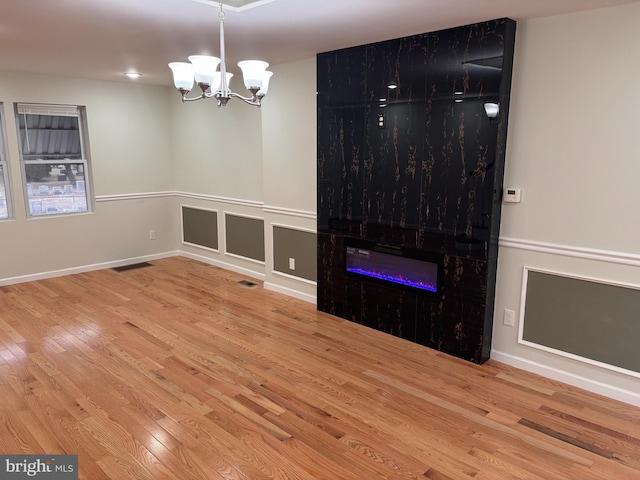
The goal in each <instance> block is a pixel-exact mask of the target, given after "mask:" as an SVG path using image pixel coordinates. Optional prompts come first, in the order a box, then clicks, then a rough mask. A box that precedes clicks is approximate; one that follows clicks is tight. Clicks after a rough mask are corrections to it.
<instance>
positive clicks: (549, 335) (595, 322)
mask: <svg viewBox="0 0 640 480" xmlns="http://www.w3.org/2000/svg"><path fill="white" fill-rule="evenodd" d="M523 288H524V295H525V301H524V312H523V313H524V316H523V321H522V322H521V332H520V341H521V343H524V344H528V345H530V346H534V347H542V348H544V349H549V350H551V351H554V352H555V353H559V354H561V355H568V356H572V357H580V358H579V359H582V360H585V361H587V362H590V363H597V364H603V365H604V366H612V367H618V368H620V369H623V370H629V371H632V372H640V356H639V355H638V345H640V317H639V316H638V312H640V288H639V287H633V286H626V285H619V284H611V283H605V282H601V281H599V280H596V279H588V278H577V277H572V276H568V275H563V274H558V273H552V272H543V271H536V270H532V269H526V270H525V285H524V287H523ZM614 369H615V368H614ZM639 376H640V373H639Z"/></svg>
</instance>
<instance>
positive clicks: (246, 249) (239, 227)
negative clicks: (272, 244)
mask: <svg viewBox="0 0 640 480" xmlns="http://www.w3.org/2000/svg"><path fill="white" fill-rule="evenodd" d="M224 218H225V231H226V236H225V238H226V241H227V253H231V254H234V255H238V256H241V257H246V258H250V259H252V260H257V261H259V262H264V220H263V219H261V218H250V217H241V216H237V215H229V214H227V215H225V217H224Z"/></svg>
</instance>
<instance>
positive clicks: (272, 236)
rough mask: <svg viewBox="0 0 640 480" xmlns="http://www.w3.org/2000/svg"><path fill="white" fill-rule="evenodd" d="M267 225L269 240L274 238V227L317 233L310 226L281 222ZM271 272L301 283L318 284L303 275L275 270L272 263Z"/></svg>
mask: <svg viewBox="0 0 640 480" xmlns="http://www.w3.org/2000/svg"><path fill="white" fill-rule="evenodd" d="M269 226H270V227H271V240H273V238H274V232H273V230H274V228H275V227H278V228H285V229H287V230H295V231H298V232H304V233H311V234H313V235H316V236H317V234H318V232H317V231H316V230H313V229H311V228H303V227H296V226H292V225H284V224H282V223H270V224H269ZM272 247H273V245H272ZM272 250H273V248H272ZM274 263H275V262H274ZM271 273H273V274H274V275H280V276H282V277H285V278H290V279H292V280H296V281H298V282H303V283H306V284H308V285H314V286H317V285H318V282H317V281H314V280H309V279H308V278H304V277H300V276H297V275H293V274H291V273H287V272H282V271H280V270H276V269H275V267H274V266H273V265H272V266H271Z"/></svg>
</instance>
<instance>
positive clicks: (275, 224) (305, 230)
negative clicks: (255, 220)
mask: <svg viewBox="0 0 640 480" xmlns="http://www.w3.org/2000/svg"><path fill="white" fill-rule="evenodd" d="M269 225H271V236H273V227H280V228H286V229H287V230H297V231H299V232H305V233H313V234H314V235H317V233H318V231H317V230H316V229H313V228H304V227H298V226H294V225H285V224H284V223H274V222H271V223H270V224H269Z"/></svg>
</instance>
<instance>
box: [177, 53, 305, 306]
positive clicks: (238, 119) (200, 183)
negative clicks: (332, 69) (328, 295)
mask: <svg viewBox="0 0 640 480" xmlns="http://www.w3.org/2000/svg"><path fill="white" fill-rule="evenodd" d="M271 69H272V70H273V72H274V76H273V79H272V81H271V84H270V89H269V93H268V95H267V96H266V97H265V98H264V100H263V104H262V107H261V108H260V109H258V108H256V107H252V106H249V105H245V104H244V103H242V102H241V101H240V100H238V99H232V100H230V101H229V103H228V104H227V106H226V107H225V108H223V109H219V108H218V107H217V106H216V104H215V102H214V101H212V100H201V101H198V102H192V103H187V104H183V103H182V102H181V101H180V97H179V95H178V94H177V93H174V97H172V99H171V101H170V105H171V112H170V121H171V130H172V134H173V154H172V155H173V158H174V162H175V179H176V183H175V185H176V190H177V191H178V192H179V203H180V204H183V205H188V206H192V207H197V208H205V209H210V210H215V211H217V213H218V231H219V239H220V245H219V249H218V251H217V252H215V251H211V250H207V249H204V248H198V247H194V246H191V245H186V244H182V243H180V244H179V245H178V248H179V249H180V250H182V251H183V252H185V254H186V255H188V256H190V257H192V258H196V259H199V260H202V261H205V262H209V263H212V264H214V265H218V266H221V267H224V268H228V269H231V270H234V271H237V272H240V273H243V274H246V275H248V276H251V277H253V278H257V279H261V280H264V281H265V287H267V288H271V289H273V290H278V291H281V292H283V293H287V294H289V295H294V296H297V297H299V298H303V299H305V300H308V301H315V283H314V282H308V281H305V280H302V279H299V278H297V277H293V276H284V275H281V274H277V273H274V272H273V243H272V228H273V225H274V224H275V225H280V226H287V227H290V228H296V229H303V230H305V231H312V232H315V228H316V225H315V211H316V207H315V204H316V193H315V192H316V181H315V178H316V173H315V172H316V73H315V72H316V64H315V57H313V58H309V59H306V60H302V61H297V62H291V63H286V64H282V65H275V66H273V67H272V68H271ZM234 89H235V91H237V92H238V93H241V92H242V90H243V86H242V83H241V82H240V81H239V82H238V83H237V84H236V86H235V87H234ZM227 213H228V214H234V215H244V216H251V217H256V218H261V219H263V220H264V225H265V262H264V263H260V262H255V261H251V260H247V259H243V258H238V257H235V256H233V255H228V254H227V253H226V245H225V231H224V215H225V214H227Z"/></svg>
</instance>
